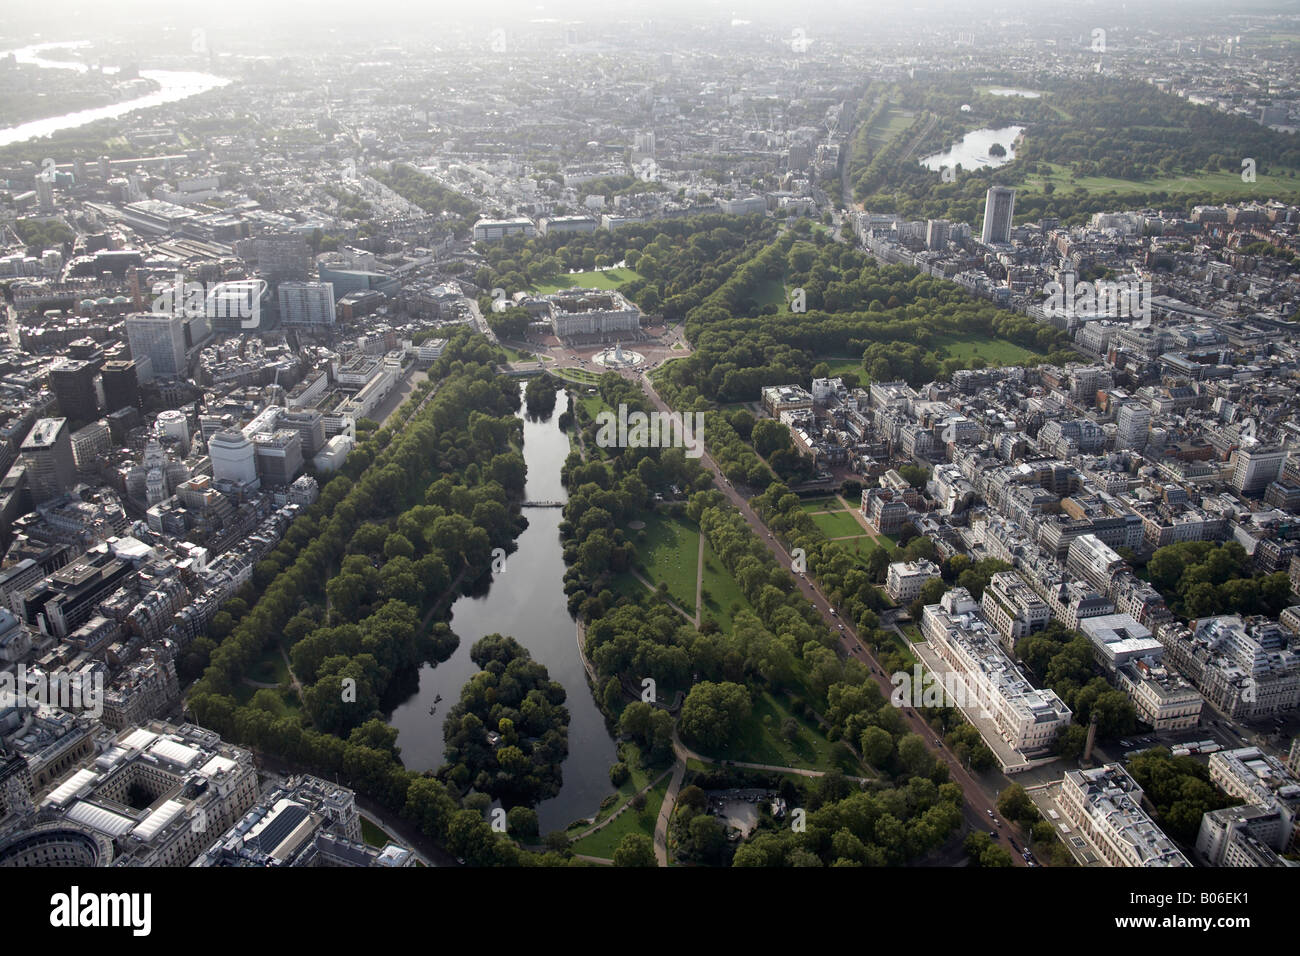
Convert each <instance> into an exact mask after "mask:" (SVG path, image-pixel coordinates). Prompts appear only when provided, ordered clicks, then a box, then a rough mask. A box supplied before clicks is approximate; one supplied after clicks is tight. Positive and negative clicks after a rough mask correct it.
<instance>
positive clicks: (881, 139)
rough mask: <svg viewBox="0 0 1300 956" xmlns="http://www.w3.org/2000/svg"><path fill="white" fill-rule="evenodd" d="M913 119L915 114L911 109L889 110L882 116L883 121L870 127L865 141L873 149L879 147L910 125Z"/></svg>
mask: <svg viewBox="0 0 1300 956" xmlns="http://www.w3.org/2000/svg"><path fill="white" fill-rule="evenodd" d="M915 119H916V114H915V113H914V112H913V111H912V110H900V109H892V110H889V111H887V112H886V113H885V115H884V116H883V117H882V120H883V122H880V123H877V124H876V125H874V126H872V127H871V131H870V132H869V133H867V141H868V142H869V143H870V144H871V147H872V149H873V150H876V149H879V148H880V147H881V146H883V145H884V144H885V143H888V142H889V141H890V140H892V139H893V138H894V137H895V136H897V135H898V134H899V133H901V132H903V131H904V130H905V129H907V128H908V127H909V126H911V125H912V121H913V120H915Z"/></svg>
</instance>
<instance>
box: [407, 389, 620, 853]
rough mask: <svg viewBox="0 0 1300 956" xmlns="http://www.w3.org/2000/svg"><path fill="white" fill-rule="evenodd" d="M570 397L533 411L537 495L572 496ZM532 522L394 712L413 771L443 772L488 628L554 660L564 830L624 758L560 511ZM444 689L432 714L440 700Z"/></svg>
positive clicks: (605, 789)
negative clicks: (453, 724) (590, 646)
mask: <svg viewBox="0 0 1300 956" xmlns="http://www.w3.org/2000/svg"><path fill="white" fill-rule="evenodd" d="M568 405H569V398H568V394H567V393H566V392H564V391H561V392H560V393H559V394H558V395H557V396H556V402H555V410H554V412H552V414H551V416H550V417H549V418H547V419H546V420H545V421H529V420H528V418H527V417H526V416H525V415H524V413H523V412H522V411H521V412H520V417H522V418H523V419H524V460H525V462H527V465H528V478H527V484H526V487H525V493H524V497H525V499H527V500H529V501H565V500H567V499H568V493H567V492H566V491H565V488H564V485H563V484H562V483H561V481H560V469H561V468H562V467H563V465H564V459H565V458H567V457H568V455H569V439H568V436H567V435H566V434H565V433H564V432H563V431H561V430H560V427H559V425H558V424H557V422H558V419H559V417H560V415H561V414H562V413H563V412H564V411H565V409H567V408H568ZM524 514H525V516H526V517H527V518H528V528H527V530H525V531H524V533H523V534H521V535H520V536H519V539H518V544H519V548H518V550H517V551H515V552H513V553H512V554H511V555H510V556H509V557H508V558H507V559H506V563H505V570H504V571H501V572H499V573H497V574H494V575H493V576H492V584H491V587H490V588H489V589H488V592H487V594H486V595H482V596H479V597H462V598H459V599H458V600H457V601H456V602H455V603H454V604H452V606H451V628H452V630H453V631H455V632H456V634H457V635H458V636H459V637H460V645H459V646H458V647H457V648H456V651H455V653H453V654H452V656H451V657H450V658H448V659H447V660H446V661H444V662H443V663H441V664H439V665H437V666H436V667H434V666H431V665H425V666H424V667H422V668H421V669H420V675H419V677H420V687H419V690H418V691H416V693H415V694H414V695H413V696H412V697H411V698H409V699H408V700H406V701H404V702H403V703H402V704H400V705H398V707H397V708H396V709H395V710H394V711H393V713H392V715H391V716H390V717H389V720H388V722H389V723H390V724H391V725H392V726H393V727H396V728H397V730H398V737H397V745H398V746H399V747H400V748H401V749H402V763H403V764H404V765H405V766H406V767H408V768H409V769H411V770H433V769H436V768H437V767H439V766H440V765H441V764H442V754H443V739H442V724H443V720H444V719H445V718H446V716H447V711H448V710H449V709H450V708H451V706H452V705H453V704H455V703H456V701H458V700H460V689H461V687H462V686H463V685H464V684H465V682H466V681H468V680H469V679H470V678H471V677H473V676H474V674H475V673H477V672H478V668H477V667H476V666H475V665H474V662H473V661H471V660H470V659H469V650H470V648H471V647H472V646H473V645H474V642H475V641H477V640H478V639H479V638H480V637H482V636H483V635H485V634H494V633H496V634H509V635H512V636H513V637H514V638H515V639H516V640H518V641H519V643H521V644H523V645H524V646H525V647H527V648H528V650H529V652H530V653H531V654H532V655H533V659H534V660H537V661H540V662H541V663H542V664H545V665H546V668H547V670H548V671H550V675H551V679H552V680H557V681H559V682H560V683H561V684H563V685H564V690H565V692H566V694H567V697H568V699H567V700H566V701H565V706H567V707H568V708H569V756H568V757H567V758H566V759H565V761H564V766H563V786H562V787H561V789H560V793H559V795H558V796H555V797H553V798H552V799H550V800H546V801H544V802H542V803H541V804H539V805H538V806H537V816H538V821H539V824H540V827H541V832H542V834H543V835H545V834H546V833H548V832H550V831H551V830H562V829H564V828H565V827H567V826H568V825H569V824H570V823H572V822H573V821H574V820H577V819H579V818H582V817H590V816H593V815H594V814H595V813H596V811H597V809H599V807H600V801H601V799H602V798H603V797H604V796H605V795H606V794H608V793H610V791H611V790H612V789H613V788H612V787H611V786H610V783H609V766H610V764H612V763H614V761H615V760H616V759H617V751H616V749H615V746H614V741H613V740H612V739H611V738H610V736H609V733H608V732H607V731H606V729H605V719H604V717H603V716H602V715H601V713H600V711H599V710H598V709H597V708H596V702H595V701H594V700H593V699H592V695H591V690H590V689H589V688H588V686H587V679H586V675H585V673H584V672H583V667H582V660H581V658H580V657H579V655H578V644H577V640H576V638H575V630H576V625H575V623H574V620H573V618H572V617H570V615H569V611H568V601H567V599H566V598H565V595H564V570H565V568H564V555H563V551H562V548H561V545H560V531H559V527H560V522H561V521H562V520H563V519H564V513H563V511H562V509H560V508H525V509H524ZM439 694H441V695H442V700H441V701H440V702H439V703H438V704H437V705H436V709H435V711H434V713H433V715H432V716H431V715H430V714H429V708H430V707H433V706H435V705H434V698H435V697H437V695H439Z"/></svg>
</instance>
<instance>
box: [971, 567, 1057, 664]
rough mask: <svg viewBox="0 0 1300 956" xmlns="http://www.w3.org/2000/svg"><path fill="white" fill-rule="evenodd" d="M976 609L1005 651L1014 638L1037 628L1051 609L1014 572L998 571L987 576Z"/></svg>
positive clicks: (1019, 637)
mask: <svg viewBox="0 0 1300 956" xmlns="http://www.w3.org/2000/svg"><path fill="white" fill-rule="evenodd" d="M980 608H981V609H982V610H983V612H984V617H985V618H987V619H988V621H989V623H990V624H992V625H993V627H994V628H996V629H997V632H998V634H999V635H1001V637H1002V646H1003V647H1004V648H1006V649H1007V650H1008V651H1014V649H1015V645H1016V641H1018V640H1020V639H1021V638H1022V637H1028V636H1029V635H1030V634H1033V633H1035V632H1036V631H1041V630H1042V629H1043V628H1045V627H1047V624H1048V622H1049V621H1051V619H1052V609H1051V608H1050V607H1048V606H1047V603H1046V602H1045V601H1044V600H1043V599H1042V598H1040V597H1039V596H1038V595H1037V594H1035V593H1034V589H1033V588H1031V587H1030V586H1029V585H1028V584H1026V583H1025V582H1024V581H1023V580H1022V579H1021V577H1020V575H1019V574H1017V573H1016V572H1015V571H999V572H998V573H997V574H995V575H993V577H992V578H990V579H989V584H988V587H986V588H985V589H984V594H983V596H982V597H981V599H980Z"/></svg>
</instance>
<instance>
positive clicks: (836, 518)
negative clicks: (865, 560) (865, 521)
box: [812, 511, 867, 538]
mask: <svg viewBox="0 0 1300 956" xmlns="http://www.w3.org/2000/svg"><path fill="white" fill-rule="evenodd" d="M812 520H813V524H815V525H816V526H817V527H818V528H820V529H821V532H822V534H824V535H826V537H828V538H844V537H847V536H849V535H859V534H866V533H867V529H866V528H864V527H863V526H862V523H861V522H860V521H858V519H857V518H855V517H853V512H851V511H839V512H836V513H835V514H829V515H813V516H812Z"/></svg>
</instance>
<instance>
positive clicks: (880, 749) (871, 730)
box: [859, 727, 894, 767]
mask: <svg viewBox="0 0 1300 956" xmlns="http://www.w3.org/2000/svg"><path fill="white" fill-rule="evenodd" d="M859 742H860V744H861V747H862V759H863V760H865V761H866V762H867V763H869V764H871V765H872V766H873V767H881V766H883V765H884V764H885V761H887V760H888V759H889V757H890V755H891V754H892V753H893V752H894V738H893V737H891V736H890V735H889V731H887V730H885V729H883V728H881V727H868V728H867V729H866V730H864V731H862V737H861V738H860V741H859Z"/></svg>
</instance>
